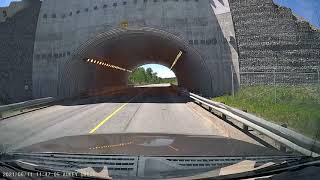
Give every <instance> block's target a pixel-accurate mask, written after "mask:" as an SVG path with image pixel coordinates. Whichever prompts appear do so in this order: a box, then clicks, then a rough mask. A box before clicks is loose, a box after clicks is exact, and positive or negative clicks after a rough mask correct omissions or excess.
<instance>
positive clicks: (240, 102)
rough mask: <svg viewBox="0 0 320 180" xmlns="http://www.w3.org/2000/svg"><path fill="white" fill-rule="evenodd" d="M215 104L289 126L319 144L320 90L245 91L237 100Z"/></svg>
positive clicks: (268, 88)
mask: <svg viewBox="0 0 320 180" xmlns="http://www.w3.org/2000/svg"><path fill="white" fill-rule="evenodd" d="M275 89H276V91H275ZM275 97H276V98H275ZM214 101H219V102H223V103H225V104H227V105H230V106H233V107H236V108H239V109H242V110H247V111H248V112H250V113H253V114H256V115H257V116H260V117H263V118H264V119H266V120H270V121H273V122H275V123H278V124H287V125H288V127H289V128H291V129H294V130H296V131H297V132H300V133H302V134H304V135H307V136H309V137H311V138H316V139H317V140H320V137H319V134H320V87H317V86H276V87H274V86H252V87H246V88H242V89H241V90H240V91H238V92H237V93H236V94H235V97H232V96H222V97H217V98H214Z"/></svg>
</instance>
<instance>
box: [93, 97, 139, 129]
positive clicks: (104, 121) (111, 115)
mask: <svg viewBox="0 0 320 180" xmlns="http://www.w3.org/2000/svg"><path fill="white" fill-rule="evenodd" d="M139 95H140V94H138V95H136V96H134V97H133V98H131V99H130V100H129V101H128V102H127V103H124V104H123V105H121V106H120V107H118V108H117V109H116V110H115V111H113V113H111V114H110V115H109V116H108V117H106V118H105V119H104V120H102V121H101V122H100V123H99V124H98V125H97V126H96V127H95V128H93V129H91V131H90V132H89V133H90V134H92V133H94V132H95V131H96V130H97V129H99V127H100V126H102V125H103V124H104V123H106V122H107V121H108V120H109V119H111V118H112V117H113V116H114V115H116V114H117V113H118V112H119V111H120V110H121V109H123V108H124V107H125V106H126V105H128V104H129V103H130V102H131V101H132V100H133V99H134V98H136V97H137V96H139Z"/></svg>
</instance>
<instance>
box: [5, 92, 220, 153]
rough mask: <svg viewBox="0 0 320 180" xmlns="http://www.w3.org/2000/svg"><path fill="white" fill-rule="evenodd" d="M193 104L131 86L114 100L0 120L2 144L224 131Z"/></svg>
mask: <svg viewBox="0 0 320 180" xmlns="http://www.w3.org/2000/svg"><path fill="white" fill-rule="evenodd" d="M188 103H189V102H188V99H186V98H185V97H182V96H179V95H178V94H177V93H176V91H175V90H174V88H172V87H153V88H150V87H149V88H142V87H140V88H132V89H128V90H125V91H123V92H119V93H117V94H113V95H109V96H99V97H90V98H84V99H79V100H76V101H73V102H64V103H61V104H59V105H54V106H51V107H48V108H44V109H40V110H37V111H33V112H29V113H26V114H21V115H18V116H15V117H11V118H8V119H4V120H1V121H0V145H2V146H3V147H5V148H6V149H7V150H13V149H17V148H20V147H23V146H27V145H31V144H34V143H38V142H43V141H46V140H50V139H54V138H58V137H63V136H72V135H83V134H90V133H101V134H104V133H119V132H120V133H125V132H148V133H174V134H195V135H219V134H220V133H221V132H220V131H219V129H218V128H216V127H215V126H214V125H213V124H212V123H210V122H209V121H208V120H207V119H205V118H202V117H201V115H199V114H198V113H195V112H194V111H193V110H192V109H190V107H189V106H188Z"/></svg>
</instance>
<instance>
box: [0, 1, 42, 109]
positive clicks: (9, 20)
mask: <svg viewBox="0 0 320 180" xmlns="http://www.w3.org/2000/svg"><path fill="white" fill-rule="evenodd" d="M39 11H40V2H39V1H36V0H34V1H31V0H24V1H22V2H13V3H11V4H10V6H8V7H3V8H0V16H1V18H0V104H1V103H4V104H8V103H15V102H19V101H25V100H28V99H31V98H32V62H33V46H34V41H35V34H36V27H37V20H38V14H39Z"/></svg>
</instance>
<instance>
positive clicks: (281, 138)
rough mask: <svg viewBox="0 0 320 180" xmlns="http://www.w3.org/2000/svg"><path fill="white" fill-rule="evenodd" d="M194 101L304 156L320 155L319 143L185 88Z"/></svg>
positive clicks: (185, 92)
mask: <svg viewBox="0 0 320 180" xmlns="http://www.w3.org/2000/svg"><path fill="white" fill-rule="evenodd" d="M183 93H184V94H186V95H187V96H189V97H190V98H192V99H194V100H195V101H198V102H200V103H201V104H203V105H206V106H208V107H209V108H212V109H214V110H215V111H218V112H220V113H221V114H222V115H223V116H225V117H229V118H232V119H234V120H236V121H238V122H240V123H242V124H244V125H245V126H248V127H251V128H252V129H254V130H256V131H258V132H260V133H262V134H264V135H266V136H268V137H269V138H271V139H273V140H275V141H276V142H279V143H281V144H283V145H284V146H286V147H288V148H291V149H293V150H295V151H298V152H300V153H301V154H303V155H306V156H313V157H318V156H320V153H319V152H320V143H319V142H317V141H315V140H312V139H311V138H308V137H305V136H303V135H301V134H299V133H296V132H294V131H292V130H290V129H287V128H285V127H282V126H279V125H277V124H274V123H271V122H268V121H266V120H264V119H262V118H258V117H256V116H254V115H252V114H249V113H246V112H243V111H241V110H238V109H235V108H232V107H229V106H227V105H225V104H222V103H218V102H214V101H211V100H209V99H206V98H204V97H201V96H199V95H197V94H193V93H189V92H187V91H186V90H185V91H184V92H183Z"/></svg>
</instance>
